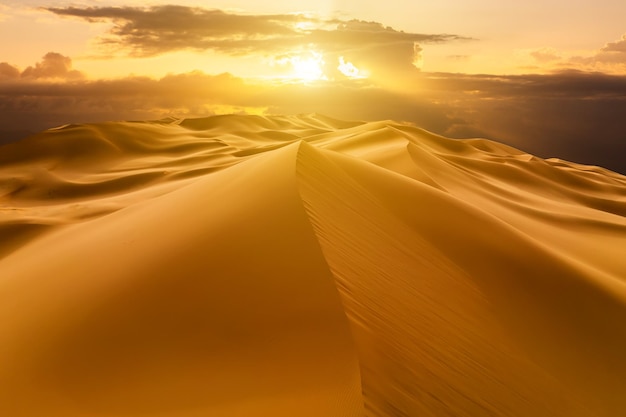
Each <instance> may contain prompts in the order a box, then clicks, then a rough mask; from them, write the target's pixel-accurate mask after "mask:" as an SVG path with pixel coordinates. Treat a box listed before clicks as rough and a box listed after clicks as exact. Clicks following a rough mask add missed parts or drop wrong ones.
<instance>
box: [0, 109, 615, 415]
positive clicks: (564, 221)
mask: <svg viewBox="0 0 626 417" xmlns="http://www.w3.org/2000/svg"><path fill="white" fill-rule="evenodd" d="M625 323H626V177H624V176H622V175H619V174H617V173H614V172H611V171H608V170H605V169H602V168H599V167H591V166H583V165H578V164H574V163H570V162H566V161H562V160H557V159H549V160H543V159H540V158H537V157H534V156H532V155H529V154H526V153H524V152H522V151H519V150H516V149H513V148H511V147H508V146H505V145H502V144H499V143H495V142H491V141H488V140H483V139H467V140H452V139H446V138H444V137H440V136H437V135H434V134H431V133H429V132H427V131H425V130H422V129H419V128H417V127H414V126H410V125H405V124H400V123H395V122H391V121H381V122H373V123H362V122H345V121H339V120H334V119H331V118H328V117H324V116H319V115H311V116H297V117H296V116H284V117H279V116H276V117H260V116H235V115H233V116H216V117H210V118H203V119H187V120H174V119H168V120H161V121H155V122H124V123H122V122H116V123H113V122H112V123H102V124H93V125H68V126H63V127H60V128H57V129H52V130H48V131H45V132H42V133H39V134H37V135H34V136H31V137H29V138H27V139H24V140H21V141H18V142H16V143H12V144H9V145H5V146H2V147H0V415H2V416H7V417H92V416H93V417H96V416H97V417H105V416H111V417H113V416H115V417H144V416H155V417H156V416H158V417H201V416H202V417H206V416H220V417H221V416H224V417H235V416H236V417H244V416H246V417H248V416H272V417H282V416H284V417H287V416H289V417H295V416H304V417H323V416H331V417H332V416H364V415H366V416H386V417H399V416H411V417H413V416H415V417H418V416H419V417H426V416H432V417H435V416H437V417H440V416H467V417H482V416H519V417H524V416H563V417H575V416H607V417H616V416H621V415H625V414H624V413H626V411H625V410H626V394H625V393H626V325H625Z"/></svg>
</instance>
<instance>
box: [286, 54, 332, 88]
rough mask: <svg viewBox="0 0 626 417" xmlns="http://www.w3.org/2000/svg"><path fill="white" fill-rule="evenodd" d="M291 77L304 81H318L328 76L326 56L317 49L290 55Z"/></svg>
mask: <svg viewBox="0 0 626 417" xmlns="http://www.w3.org/2000/svg"><path fill="white" fill-rule="evenodd" d="M289 64H290V66H291V77H292V78H295V79H297V80H301V81H303V82H307V81H318V80H323V79H325V78H326V75H325V74H324V56H323V55H322V54H321V53H319V52H316V51H308V52H306V53H303V54H300V55H295V56H291V57H289Z"/></svg>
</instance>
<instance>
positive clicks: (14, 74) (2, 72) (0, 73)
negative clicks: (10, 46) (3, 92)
mask: <svg viewBox="0 0 626 417" xmlns="http://www.w3.org/2000/svg"><path fill="white" fill-rule="evenodd" d="M19 77H20V70H19V69H17V67H14V66H13V65H10V64H8V63H6V62H0V80H2V79H3V78H19Z"/></svg>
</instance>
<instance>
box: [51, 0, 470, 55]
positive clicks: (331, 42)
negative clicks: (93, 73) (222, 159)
mask: <svg viewBox="0 0 626 417" xmlns="http://www.w3.org/2000/svg"><path fill="white" fill-rule="evenodd" d="M46 10H49V11H50V12H52V13H55V14H57V15H59V16H70V17H77V18H81V19H85V20H87V21H89V22H99V21H111V22H113V27H112V28H111V30H110V32H109V33H108V36H107V37H105V38H103V39H101V42H102V43H103V44H105V45H115V46H117V47H119V48H121V49H123V50H125V51H127V52H128V53H130V54H131V55H136V56H152V55H158V54H163V53H167V52H171V51H177V50H181V49H197V50H216V51H219V52H223V53H227V54H242V53H255V52H281V51H284V50H285V49H288V48H294V47H297V46H302V45H309V44H314V45H316V46H317V47H319V48H321V49H324V50H335V49H345V48H357V49H358V48H361V47H369V46H372V45H390V44H396V43H401V42H446V41H451V40H455V39H460V38H461V37H460V36H457V35H446V34H434V35H433V34H417V33H407V32H402V31H398V30H394V29H392V28H390V27H385V26H384V25H382V24H381V23H377V22H364V21H358V20H350V21H342V20H337V19H322V18H319V17H315V16H310V15H305V14H274V15H248V14H234V13H228V12H224V11H222V10H208V9H203V8H194V7H186V6H173V5H169V6H155V7H148V8H138V7H89V8H76V7H67V8H48V9H46Z"/></svg>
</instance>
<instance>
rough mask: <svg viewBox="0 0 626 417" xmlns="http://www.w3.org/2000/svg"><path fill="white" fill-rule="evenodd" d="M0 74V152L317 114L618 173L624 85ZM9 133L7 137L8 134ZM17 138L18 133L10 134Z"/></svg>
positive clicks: (599, 80) (541, 79) (624, 129)
mask: <svg viewBox="0 0 626 417" xmlns="http://www.w3.org/2000/svg"><path fill="white" fill-rule="evenodd" d="M14 70H15V68H14V67H11V66H8V64H7V65H0V73H4V72H7V71H8V72H9V73H11V74H12V76H11V77H4V78H2V77H0V126H2V130H3V131H2V132H0V142H2V141H7V140H12V139H16V138H18V137H20V136H21V135H23V131H24V130H25V129H26V128H29V129H32V130H34V131H38V130H43V129H46V128H50V127H54V126H58V125H62V124H66V123H85V122H102V121H109V120H147V119H159V118H163V117H165V116H174V117H200V116H207V115H211V114H214V113H219V112H233V111H249V112H251V111H255V112H259V111H260V112H263V111H265V112H268V113H280V114H293V113H311V112H318V113H326V114H328V115H330V116H334V117H338V118H343V119H360V120H381V119H394V120H401V121H409V122H413V123H415V124H417V125H418V126H420V127H423V128H425V129H427V130H430V131H433V132H435V133H439V134H443V135H446V136H452V137H486V138H489V139H493V140H497V141H500V142H504V143H507V144H509V145H512V146H515V147H517V148H520V149H522V150H525V151H527V152H530V153H533V154H536V155H538V156H542V157H560V158H563V159H568V160H573V161H576V162H581V163H588V164H596V165H601V166H605V167H608V168H611V169H613V170H616V171H619V172H622V173H626V161H625V160H624V158H623V155H626V126H625V125H624V122H623V115H624V114H626V76H618V75H607V74H601V73H584V72H580V71H564V72H559V73H554V74H548V75H516V76H496V75H467V74H466V75H464V74H449V73H419V72H417V73H416V74H415V75H414V76H413V77H412V78H411V79H410V80H409V81H407V82H406V83H405V89H404V90H403V91H400V90H394V89H389V88H386V87H385V86H381V85H376V84H374V83H372V82H371V80H346V79H344V80H342V81H328V82H319V83H314V84H312V85H302V84H287V85H278V84H269V83H258V84H254V83H252V82H251V81H245V80H243V79H241V78H238V77H235V76H233V75H230V74H220V75H208V74H205V73H202V72H198V71H195V72H190V73H185V74H172V75H168V76H166V77H163V78H160V79H153V78H148V77H126V78H121V79H114V80H88V79H73V80H61V79H58V78H56V79H55V78H39V79H36V78H27V77H15V71H14ZM16 132H17V133H16ZM19 132H22V133H19Z"/></svg>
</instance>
